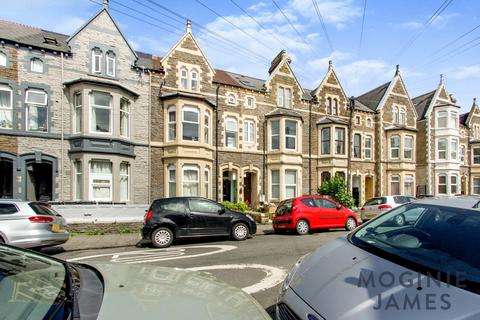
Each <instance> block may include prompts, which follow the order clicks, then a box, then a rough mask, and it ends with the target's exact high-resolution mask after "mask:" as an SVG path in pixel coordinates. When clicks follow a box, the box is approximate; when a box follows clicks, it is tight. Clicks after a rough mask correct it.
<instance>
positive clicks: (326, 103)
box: [325, 97, 332, 114]
mask: <svg viewBox="0 0 480 320" xmlns="http://www.w3.org/2000/svg"><path fill="white" fill-rule="evenodd" d="M325 105H326V109H327V110H326V113H327V114H331V113H332V98H330V97H329V98H327V101H326V102H325Z"/></svg>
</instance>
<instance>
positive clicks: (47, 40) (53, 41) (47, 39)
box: [43, 37, 58, 46]
mask: <svg viewBox="0 0 480 320" xmlns="http://www.w3.org/2000/svg"><path fill="white" fill-rule="evenodd" d="M43 43H48V44H54V45H56V46H57V45H58V41H57V39H56V38H51V37H43Z"/></svg>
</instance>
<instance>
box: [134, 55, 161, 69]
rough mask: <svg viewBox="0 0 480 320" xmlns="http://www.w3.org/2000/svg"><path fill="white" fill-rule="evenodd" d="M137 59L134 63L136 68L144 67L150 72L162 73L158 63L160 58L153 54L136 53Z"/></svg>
mask: <svg viewBox="0 0 480 320" xmlns="http://www.w3.org/2000/svg"><path fill="white" fill-rule="evenodd" d="M136 53H137V56H138V59H137V61H136V62H135V65H136V66H137V67H144V68H146V69H150V70H156V71H162V70H163V68H162V64H161V63H160V57H157V56H154V55H153V54H150V53H146V52H141V51H136Z"/></svg>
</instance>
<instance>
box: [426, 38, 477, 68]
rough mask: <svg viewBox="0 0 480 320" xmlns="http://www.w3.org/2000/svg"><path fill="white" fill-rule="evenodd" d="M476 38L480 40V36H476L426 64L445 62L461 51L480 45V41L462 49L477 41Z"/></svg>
mask: <svg viewBox="0 0 480 320" xmlns="http://www.w3.org/2000/svg"><path fill="white" fill-rule="evenodd" d="M476 40H480V37H476V38H474V39H472V40H470V41H468V42H467V43H464V44H463V45H461V46H460V47H458V48H456V49H454V50H451V51H449V52H447V53H446V54H444V55H442V56H440V57H438V58H437V59H435V60H434V61H431V62H430V63H428V64H426V65H425V66H429V65H432V64H436V63H440V62H445V61H447V60H449V59H451V58H453V57H456V56H458V55H459V54H461V53H463V52H465V51H468V50H470V49H472V48H475V47H476V46H478V45H480V41H479V42H477V43H476V44H474V45H472V46H470V47H468V48H466V49H465V50H460V49H462V48H465V47H466V46H467V45H469V44H471V43H473V42H475V41H476ZM459 50H460V51H459Z"/></svg>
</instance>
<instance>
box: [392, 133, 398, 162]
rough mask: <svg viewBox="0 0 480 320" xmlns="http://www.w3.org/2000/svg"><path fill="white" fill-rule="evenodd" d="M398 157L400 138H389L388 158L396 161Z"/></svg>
mask: <svg viewBox="0 0 480 320" xmlns="http://www.w3.org/2000/svg"><path fill="white" fill-rule="evenodd" d="M399 157H400V136H392V137H391V138H390V158H391V159H398V158H399Z"/></svg>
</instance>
